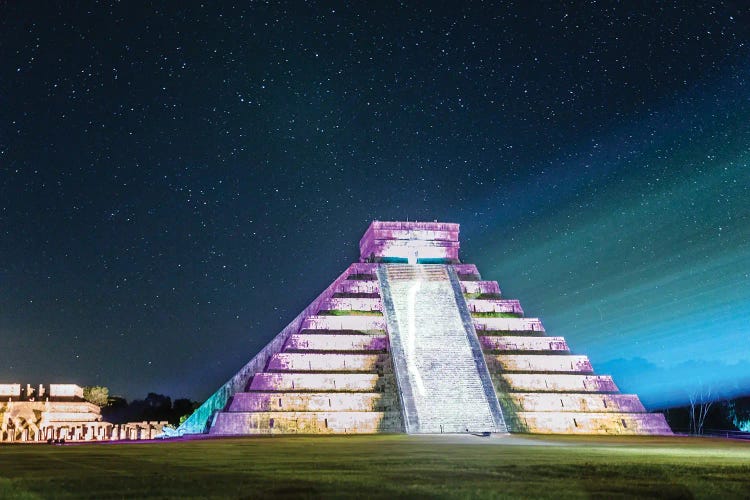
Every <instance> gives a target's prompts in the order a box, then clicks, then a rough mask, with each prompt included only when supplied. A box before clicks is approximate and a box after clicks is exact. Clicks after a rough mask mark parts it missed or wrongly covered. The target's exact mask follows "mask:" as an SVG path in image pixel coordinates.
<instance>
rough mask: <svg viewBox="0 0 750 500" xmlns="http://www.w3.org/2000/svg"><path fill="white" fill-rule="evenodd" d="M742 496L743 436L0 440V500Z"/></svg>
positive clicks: (749, 471) (747, 457)
mask: <svg viewBox="0 0 750 500" xmlns="http://www.w3.org/2000/svg"><path fill="white" fill-rule="evenodd" d="M68 497H76V498H97V499H98V498H123V497H127V498H146V497H155V498H276V497H295V498H297V497H307V498H351V497H361V498H371V497H376V498H394V497H400V498H415V497H416V498H420V497H421V498H426V497H441V498H503V497H535V498H617V497H621V498H624V497H651V498H656V497H658V498H663V497H667V498H692V497H695V498H750V443H749V442H736V441H729V440H722V439H700V438H640V437H635V438H633V437H630V438H611V437H605V438H592V437H588V438H580V437H554V438H550V437H519V436H512V437H495V436H493V437H490V438H481V437H474V436H404V435H400V436H397V435H391V436H351V437H273V438H243V439H220V440H193V441H173V442H150V443H142V444H85V445H65V446H50V445H46V444H45V445H7V446H0V498H68Z"/></svg>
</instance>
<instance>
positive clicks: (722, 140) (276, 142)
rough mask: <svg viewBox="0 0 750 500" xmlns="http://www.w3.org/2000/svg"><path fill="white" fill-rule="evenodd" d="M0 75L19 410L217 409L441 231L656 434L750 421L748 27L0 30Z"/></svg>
mask: <svg viewBox="0 0 750 500" xmlns="http://www.w3.org/2000/svg"><path fill="white" fill-rule="evenodd" d="M431 4H435V5H433V6H430V5H431ZM0 57H1V59H0V60H1V61H2V64H1V65H0V382H20V383H27V382H29V383H32V384H38V383H49V382H72V383H78V384H80V385H94V384H99V385H106V386H108V387H110V389H111V392H112V393H115V394H119V395H123V396H125V397H128V398H137V397H139V398H142V397H144V396H145V395H146V393H148V392H161V393H164V394H168V395H171V396H172V397H191V398H195V399H203V398H205V397H207V396H208V395H209V394H210V393H211V392H213V390H215V389H216V388H218V387H219V385H221V384H222V383H223V382H224V381H226V380H227V379H228V378H229V377H230V376H231V375H233V374H234V373H235V371H236V370H237V369H239V368H240V367H241V366H242V365H243V364H244V363H245V362H247V361H248V360H249V359H250V358H251V357H252V356H253V355H254V354H255V353H256V352H257V351H258V350H259V349H260V348H262V347H263V346H264V345H265V343H266V342H267V341H268V340H270V339H271V338H272V337H274V336H275V335H276V334H277V333H278V331H279V330H281V328H283V327H284V326H285V325H286V324H287V323H288V322H289V321H290V320H292V319H293V318H294V317H295V316H296V315H297V314H298V313H299V312H300V311H301V310H302V309H303V308H304V307H305V306H306V305H307V304H308V303H309V302H310V301H311V300H312V299H313V298H314V297H315V296H317V294H318V293H319V292H320V291H322V290H323V289H324V288H325V287H326V286H327V285H328V284H329V283H330V282H331V281H332V280H333V279H334V278H335V277H336V276H338V275H339V274H340V273H341V272H343V271H344V270H345V269H346V267H347V266H348V264H349V263H351V262H352V261H354V260H356V259H357V257H358V249H357V243H358V241H359V238H360V237H361V235H362V233H363V232H364V230H365V229H366V228H367V225H368V224H369V223H370V221H371V220H373V219H380V220H407V219H408V220H415V219H416V220H428V221H431V220H434V219H438V220H440V221H445V222H458V223H460V224H461V231H462V252H461V253H462V259H463V261H464V262H471V263H475V264H477V266H478V267H479V270H480V272H481V273H482V275H483V277H484V278H485V279H491V280H497V281H498V282H499V283H500V286H501V288H502V289H503V291H504V294H505V296H506V297H508V298H518V299H520V301H521V304H522V305H523V307H524V310H525V311H526V314H527V315H528V316H539V317H541V318H542V320H543V321H544V324H545V326H546V328H547V331H548V333H549V334H551V335H562V336H565V337H566V338H567V340H568V342H569V344H570V345H571V348H572V350H573V352H575V353H582V354H588V355H589V356H590V358H591V360H592V362H593V364H594V368H595V369H596V370H597V372H599V373H611V374H613V375H614V377H615V380H616V382H617V383H618V385H619V386H620V388H621V389H622V390H623V391H628V392H637V393H639V394H640V395H641V397H642V400H643V401H644V403H645V404H646V405H647V406H649V407H650V408H656V407H660V406H664V405H668V404H679V403H684V402H686V401H687V400H688V397H689V396H690V394H691V393H696V392H698V391H701V390H703V391H707V390H709V389H710V390H711V391H712V394H713V395H722V396H729V395H733V394H740V393H742V394H747V393H750V340H749V337H750V170H749V169H748V161H749V160H750V7H748V4H747V3H746V2H744V1H737V2H705V3H704V2H697V1H686V2H682V3H681V2H669V3H667V2H659V3H656V2H650V1H644V2H622V3H620V2H586V3H584V2H544V3H541V2H539V3H537V2H526V1H519V2H515V3H513V2H504V3H502V4H498V5H493V4H491V3H474V2H472V3H469V4H466V3H464V2H455V3H453V4H442V5H440V6H437V2H414V3H408V4H401V3H391V2H388V3H387V2H357V3H355V4H353V5H346V4H343V3H315V4H310V5H305V4H302V2H290V3H287V2H280V1H279V2H276V1H274V2H271V3H270V4H265V3H252V4H245V2H243V3H242V4H241V5H236V6H232V5H231V4H229V3H222V5H220V6H215V5H212V2H205V3H204V4H200V3H195V2H183V1H180V2H165V3H152V2H149V3H146V4H139V3H136V2H114V3H109V2H96V3H94V2H88V3H83V2H58V3H57V4H53V3H42V2H1V3H0Z"/></svg>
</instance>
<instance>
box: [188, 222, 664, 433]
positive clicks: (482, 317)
mask: <svg viewBox="0 0 750 500" xmlns="http://www.w3.org/2000/svg"><path fill="white" fill-rule="evenodd" d="M458 248H459V240H458V225H456V224H441V223H419V222H378V221H376V222H373V223H372V225H371V226H370V228H368V230H367V232H366V233H365V235H364V236H363V238H362V240H361V241H360V251H361V256H360V260H361V262H359V263H354V264H352V265H351V266H349V268H348V269H347V271H346V272H344V273H343V274H342V275H341V276H339V277H338V278H337V279H336V280H335V281H334V283H332V284H331V286H329V287H328V288H327V289H326V290H325V291H324V292H323V293H322V294H321V295H320V296H319V297H318V298H317V299H316V300H315V301H313V303H311V304H310V306H308V307H307V308H306V309H305V310H304V311H303V312H302V313H301V314H300V315H299V316H298V317H297V318H295V320H294V321H292V323H290V324H289V325H288V326H287V327H286V328H285V329H284V330H283V331H282V332H281V333H280V334H279V335H277V337H276V338H274V339H273V340H272V341H271V343H270V344H269V345H268V346H267V347H266V348H265V349H263V350H262V351H261V353H259V354H258V356H256V357H255V358H253V360H251V361H250V362H249V363H248V364H247V365H245V367H243V368H242V370H240V372H239V373H238V374H237V375H236V376H235V377H233V378H232V379H231V380H230V381H229V382H227V384H225V385H224V386H222V388H220V389H219V391H217V393H216V394H215V395H214V396H212V397H211V398H209V401H207V402H206V404H204V405H203V406H202V407H201V408H200V409H199V410H198V411H197V412H196V414H195V415H193V416H192V417H191V418H190V419H189V421H188V423H187V425H184V426H183V427H181V429H180V430H181V431H182V432H188V433H189V432H205V431H206V426H207V424H208V423H209V422H210V420H211V418H212V416H213V415H214V414H215V418H213V420H212V421H213V424H212V427H211V430H210V432H211V434H215V435H229V434H289V433H362V432H403V431H404V430H406V431H407V432H466V431H467V430H468V431H475V432H478V431H486V430H495V431H497V430H499V431H503V430H504V429H505V428H506V424H505V423H506V422H507V423H508V428H509V429H510V430H511V431H513V432H534V433H588V434H596V433H608V434H613V433H614V434H628V433H645V434H660V433H669V432H670V431H669V428H668V426H667V425H666V421H665V420H664V417H663V416H662V415H658V414H649V413H646V412H645V409H644V408H643V405H642V404H641V403H640V401H639V400H638V397H637V396H635V395H623V394H619V391H618V388H617V386H616V385H615V383H614V382H613V381H612V379H611V377H609V376H607V375H595V374H594V373H593V367H592V366H591V363H590V362H589V360H588V358H587V357H586V356H582V355H571V354H570V353H569V347H568V345H567V343H566V341H565V339H564V338H563V337H559V336H558V337H554V336H551V337H547V336H546V332H545V329H544V326H543V325H542V323H541V321H540V320H539V319H537V318H524V317H521V316H523V309H522V308H521V304H520V303H519V302H518V301H517V300H506V299H501V298H500V287H499V286H498V284H497V282H495V281H483V280H482V278H481V275H480V274H479V271H478V269H477V268H476V266H474V265H473V264H461V263H459V262H458ZM393 262H405V263H406V262H409V263H411V265H393V264H392V263H393ZM500 316H519V317H500ZM477 334H478V335H477ZM491 372H492V373H491ZM217 411H218V413H216V412H217Z"/></svg>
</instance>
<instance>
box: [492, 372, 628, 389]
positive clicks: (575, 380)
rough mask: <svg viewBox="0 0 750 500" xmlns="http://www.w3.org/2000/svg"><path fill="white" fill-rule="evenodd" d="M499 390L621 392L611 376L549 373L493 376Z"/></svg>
mask: <svg viewBox="0 0 750 500" xmlns="http://www.w3.org/2000/svg"><path fill="white" fill-rule="evenodd" d="M493 380H494V381H495V384H496V386H497V387H498V390H499V391H500V390H502V388H505V387H507V388H508V389H509V390H510V391H517V392H619V390H618V389H617V386H616V385H615V383H614V381H613V380H612V377H610V376H609V375H566V374H548V373H504V374H502V375H497V374H493Z"/></svg>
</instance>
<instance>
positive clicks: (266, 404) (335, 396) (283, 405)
mask: <svg viewBox="0 0 750 500" xmlns="http://www.w3.org/2000/svg"><path fill="white" fill-rule="evenodd" d="M392 408H398V402H397V401H396V398H395V397H394V395H392V394H391V395H385V394H382V393H378V392H281V393H279V392H241V393H237V394H235V396H234V399H233V400H232V403H231V405H230V406H229V409H228V410H227V411H230V412H238V411H240V412H261V411H285V412H286V411H328V412H330V411H385V410H388V409H392Z"/></svg>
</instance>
